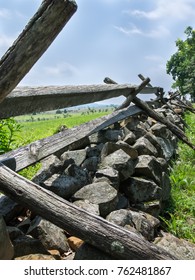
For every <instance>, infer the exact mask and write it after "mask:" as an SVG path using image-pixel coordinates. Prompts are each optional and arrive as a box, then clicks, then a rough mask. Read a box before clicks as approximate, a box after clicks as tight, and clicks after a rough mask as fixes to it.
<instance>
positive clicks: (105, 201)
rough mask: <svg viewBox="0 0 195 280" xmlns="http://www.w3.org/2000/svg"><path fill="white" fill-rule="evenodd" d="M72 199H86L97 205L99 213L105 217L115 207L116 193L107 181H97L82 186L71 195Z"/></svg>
mask: <svg viewBox="0 0 195 280" xmlns="http://www.w3.org/2000/svg"><path fill="white" fill-rule="evenodd" d="M72 199H73V200H88V201H89V202H90V203H93V204H97V205H99V211H100V215H101V216H103V217H105V216H106V215H108V214H109V213H110V212H111V211H113V210H115V209H116V205H117V202H118V195H117V191H116V189H115V188H113V187H112V186H111V185H109V184H108V183H107V182H98V183H93V184H89V185H87V186H84V187H83V188H81V189H80V190H79V191H77V192H76V193H75V194H74V195H73V196H72Z"/></svg>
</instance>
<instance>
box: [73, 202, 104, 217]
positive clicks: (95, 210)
mask: <svg viewBox="0 0 195 280" xmlns="http://www.w3.org/2000/svg"><path fill="white" fill-rule="evenodd" d="M73 204H74V205H76V206H78V207H80V208H82V209H84V210H86V211H87V212H89V213H91V214H94V215H97V216H99V215H100V211H99V206H98V204H94V203H91V202H89V201H88V200H76V201H74V202H73Z"/></svg>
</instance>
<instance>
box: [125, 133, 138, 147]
mask: <svg viewBox="0 0 195 280" xmlns="http://www.w3.org/2000/svg"><path fill="white" fill-rule="evenodd" d="M123 141H124V142H125V143H127V144H129V145H133V144H135V141H136V136H135V134H134V133H133V132H132V131H129V132H128V134H127V135H126V136H125V138H124V140H123Z"/></svg>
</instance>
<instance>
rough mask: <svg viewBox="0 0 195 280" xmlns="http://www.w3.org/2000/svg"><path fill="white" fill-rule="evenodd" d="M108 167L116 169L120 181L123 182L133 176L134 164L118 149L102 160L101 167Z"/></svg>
mask: <svg viewBox="0 0 195 280" xmlns="http://www.w3.org/2000/svg"><path fill="white" fill-rule="evenodd" d="M108 166H109V167H112V168H114V169H116V170H117V171H118V172H119V178H120V181H124V180H126V179H128V178H129V177H130V176H131V175H132V174H133V172H134V166H135V163H134V161H133V160H132V158H131V157H130V156H129V155H128V154H127V153H125V152H124V151H123V150H121V149H120V150H117V151H116V152H114V153H112V154H110V155H108V156H106V157H105V158H104V159H103V160H102V162H101V167H103V168H104V167H108Z"/></svg>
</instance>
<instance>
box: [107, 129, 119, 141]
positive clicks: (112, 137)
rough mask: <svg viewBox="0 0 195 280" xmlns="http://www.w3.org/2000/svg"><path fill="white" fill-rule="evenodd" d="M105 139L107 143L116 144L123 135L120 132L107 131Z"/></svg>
mask: <svg viewBox="0 0 195 280" xmlns="http://www.w3.org/2000/svg"><path fill="white" fill-rule="evenodd" d="M105 137H106V139H107V141H110V142H117V141H118V140H121V139H123V137H124V134H123V131H122V130H115V129H107V130H106V133H105Z"/></svg>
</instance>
